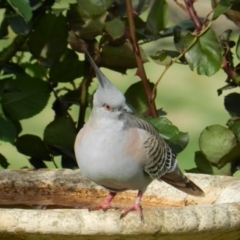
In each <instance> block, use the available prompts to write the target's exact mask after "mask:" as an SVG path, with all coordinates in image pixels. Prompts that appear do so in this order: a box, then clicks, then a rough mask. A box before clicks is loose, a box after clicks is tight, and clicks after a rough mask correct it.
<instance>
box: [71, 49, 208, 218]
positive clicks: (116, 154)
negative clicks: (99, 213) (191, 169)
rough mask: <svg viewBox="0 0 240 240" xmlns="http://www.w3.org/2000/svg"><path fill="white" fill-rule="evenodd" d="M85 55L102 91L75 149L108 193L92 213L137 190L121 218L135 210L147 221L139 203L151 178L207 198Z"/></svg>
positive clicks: (90, 176)
mask: <svg viewBox="0 0 240 240" xmlns="http://www.w3.org/2000/svg"><path fill="white" fill-rule="evenodd" d="M85 53H86V55H87V57H88V60H89V62H90V64H91V65H92V67H93V69H94V71H95V74H96V77H97V80H98V88H97V90H96V92H95V93H94V97H93V108H92V111H91V115H90V118H89V120H88V121H87V122H86V123H85V125H84V126H83V128H82V129H81V130H80V131H79V133H78V135H77V137H76V141H75V145H74V150H75V155H76V159H77V163H78V165H79V168H80V169H81V171H82V173H83V174H84V175H85V176H86V177H87V178H88V179H90V180H92V181H93V182H95V183H97V184H99V185H101V186H103V187H104V188H106V189H107V190H109V195H108V196H107V197H106V198H105V200H104V201H103V202H102V204H100V205H99V206H96V207H94V208H92V209H90V210H97V209H103V210H107V209H109V208H111V205H110V203H111V201H112V200H113V198H114V197H115V195H116V194H117V192H121V191H126V190H138V195H137V198H136V200H135V202H134V204H133V205H132V206H130V207H129V208H126V209H125V210H124V212H123V213H122V214H121V216H120V218H123V217H124V216H126V215H127V214H128V213H129V212H130V211H134V210H136V211H137V212H138V213H139V215H140V218H141V219H143V214H142V208H141V205H140V202H141V198H142V196H143V194H144V192H145V191H146V189H147V186H148V185H149V184H150V183H151V182H152V180H153V179H157V180H162V181H164V182H166V183H168V184H170V185H172V186H173V187H175V188H177V189H179V190H181V191H183V192H186V193H188V194H191V195H194V196H204V192H203V191H202V190H201V189H200V188H199V187H198V186H197V185H196V184H195V183H193V182H192V181H191V180H190V179H188V178H187V177H186V176H185V175H183V173H182V172H181V170H180V169H179V167H178V164H177V161H176V158H175V155H174V154H173V153H172V151H171V149H170V147H169V146H168V145H167V143H166V142H165V141H164V139H163V138H162V137H161V136H160V135H159V133H158V132H157V131H156V130H155V128H154V127H153V126H152V125H151V124H149V123H148V122H147V121H145V120H143V119H141V118H139V117H137V116H135V115H134V114H133V112H132V111H131V109H130V108H129V107H128V106H127V104H126V99H125V97H124V95H123V94H122V93H121V92H120V91H119V90H118V89H117V88H116V87H115V86H114V85H113V84H112V83H111V82H110V81H109V80H108V79H107V78H106V77H105V75H104V74H103V73H102V72H101V71H100V69H99V68H98V66H97V65H96V64H95V62H94V60H93V59H92V57H91V55H90V54H89V52H88V51H87V50H85Z"/></svg>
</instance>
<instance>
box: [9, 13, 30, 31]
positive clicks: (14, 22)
mask: <svg viewBox="0 0 240 240" xmlns="http://www.w3.org/2000/svg"><path fill="white" fill-rule="evenodd" d="M8 21H9V25H10V27H11V29H12V30H13V31H14V32H15V33H16V34H22V35H25V34H28V33H29V31H30V30H31V28H32V22H31V21H30V22H27V23H26V21H25V20H24V19H23V18H22V17H21V16H19V15H13V16H9V17H8Z"/></svg>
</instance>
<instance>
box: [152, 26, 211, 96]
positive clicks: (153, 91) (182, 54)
mask: <svg viewBox="0 0 240 240" xmlns="http://www.w3.org/2000/svg"><path fill="white" fill-rule="evenodd" d="M211 24H212V21H210V22H209V24H208V25H207V27H206V28H205V29H204V30H203V31H202V32H200V33H199V34H198V35H197V36H195V38H194V39H193V41H192V42H191V44H190V45H189V46H188V47H187V48H186V49H185V50H184V51H183V52H182V53H180V54H179V56H177V57H176V58H174V59H173V60H172V61H171V63H170V64H169V65H168V66H166V67H165V69H164V70H163V72H162V73H161V75H160V77H159V79H158V80H157V82H156V83H155V85H154V88H153V90H152V99H153V98H154V96H155V93H156V89H157V86H158V84H159V83H160V81H161V79H162V78H163V76H164V75H165V73H166V72H167V70H168V69H169V68H170V67H171V66H172V65H173V64H174V63H176V62H177V61H178V60H179V59H180V58H181V57H183V56H184V54H185V53H186V52H187V51H188V50H189V49H190V48H191V47H192V46H193V45H194V44H195V43H196V42H197V40H198V38H199V37H200V36H202V35H203V34H204V33H205V32H207V31H208V29H209V28H210V26H211Z"/></svg>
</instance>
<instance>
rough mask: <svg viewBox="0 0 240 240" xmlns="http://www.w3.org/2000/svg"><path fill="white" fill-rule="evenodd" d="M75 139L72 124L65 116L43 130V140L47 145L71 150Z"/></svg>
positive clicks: (74, 130)
mask: <svg viewBox="0 0 240 240" xmlns="http://www.w3.org/2000/svg"><path fill="white" fill-rule="evenodd" d="M75 138H76V129H75V127H74V123H73V122H72V121H71V120H70V119H69V118H68V117H66V116H63V117H59V118H56V119H55V120H54V121H53V122H51V123H50V124H48V125H47V127H46V128H45V130H44V137H43V140H44V142H45V143H47V144H49V145H53V146H56V147H61V148H67V149H73V145H74V141H75Z"/></svg>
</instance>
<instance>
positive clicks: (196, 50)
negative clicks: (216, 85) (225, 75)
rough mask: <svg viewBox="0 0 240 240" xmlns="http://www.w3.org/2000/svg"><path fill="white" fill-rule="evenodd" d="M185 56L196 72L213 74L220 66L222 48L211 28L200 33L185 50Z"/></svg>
mask: <svg viewBox="0 0 240 240" xmlns="http://www.w3.org/2000/svg"><path fill="white" fill-rule="evenodd" d="M188 36H190V35H189V34H188ZM193 38H194V37H193V36H192V39H193ZM183 41H184V40H183ZM200 56H201V57H200ZM185 58H186V60H187V62H188V64H189V67H190V68H191V69H192V70H193V69H194V68H197V72H198V74H200V75H207V76H212V75H213V74H215V73H216V72H217V71H218V70H219V69H220V68H221V64H222V49H221V45H220V43H219V42H218V39H217V37H216V35H215V33H214V32H213V30H211V29H209V30H208V31H207V32H206V33H204V34H203V35H201V36H200V37H199V38H198V39H197V41H196V43H195V44H194V45H193V46H192V47H191V48H190V49H189V50H188V51H187V52H186V54H185Z"/></svg>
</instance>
